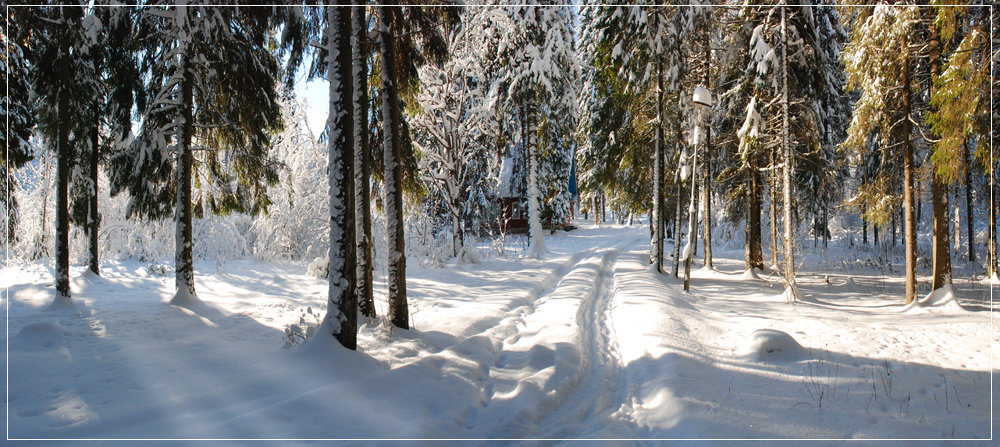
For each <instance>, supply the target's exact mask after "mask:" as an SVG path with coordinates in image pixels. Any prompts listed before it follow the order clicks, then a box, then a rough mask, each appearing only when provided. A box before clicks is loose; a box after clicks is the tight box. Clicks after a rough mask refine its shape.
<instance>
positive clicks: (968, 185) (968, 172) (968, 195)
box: [962, 143, 976, 262]
mask: <svg viewBox="0 0 1000 447" xmlns="http://www.w3.org/2000/svg"><path fill="white" fill-rule="evenodd" d="M962 146H963V148H964V150H965V154H964V159H965V229H966V235H967V236H966V239H965V240H967V241H968V244H969V262H975V261H976V239H975V236H973V234H972V233H973V231H974V229H973V225H972V211H973V208H972V158H971V157H970V156H969V145H968V143H966V144H963V145H962Z"/></svg>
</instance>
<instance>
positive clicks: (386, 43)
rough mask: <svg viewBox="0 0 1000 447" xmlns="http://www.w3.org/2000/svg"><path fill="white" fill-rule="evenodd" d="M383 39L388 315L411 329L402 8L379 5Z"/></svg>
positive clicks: (381, 36)
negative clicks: (399, 79)
mask: <svg viewBox="0 0 1000 447" xmlns="http://www.w3.org/2000/svg"><path fill="white" fill-rule="evenodd" d="M379 13H380V15H381V17H380V18H379V19H380V20H382V23H381V24H380V31H379V35H380V39H379V40H380V41H381V53H382V125H383V131H382V135H383V137H384V142H383V150H384V155H383V157H384V159H385V214H386V216H385V217H386V222H387V224H388V225H387V226H388V232H389V235H388V236H389V237H388V251H387V253H388V256H389V275H388V276H389V277H388V286H389V318H390V320H392V324H393V325H394V326H396V327H400V328H403V329H409V328H410V311H409V307H408V305H407V302H406V242H405V239H404V229H403V184H402V179H403V166H402V150H401V149H402V147H401V146H402V141H401V139H400V132H401V131H402V126H401V118H400V110H399V90H398V86H397V85H396V72H397V70H398V67H396V62H397V58H396V38H395V36H393V30H394V29H395V28H396V27H395V21H396V20H399V17H397V14H398V13H399V7H393V6H380V7H379Z"/></svg>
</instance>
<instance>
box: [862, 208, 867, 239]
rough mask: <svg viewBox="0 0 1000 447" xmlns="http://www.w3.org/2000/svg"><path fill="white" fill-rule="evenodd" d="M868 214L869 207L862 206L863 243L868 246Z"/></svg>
mask: <svg viewBox="0 0 1000 447" xmlns="http://www.w3.org/2000/svg"><path fill="white" fill-rule="evenodd" d="M867 212H868V207H867V206H865V205H862V206H861V243H862V244H864V245H868V219H867V218H866V217H865V214H866V213H867Z"/></svg>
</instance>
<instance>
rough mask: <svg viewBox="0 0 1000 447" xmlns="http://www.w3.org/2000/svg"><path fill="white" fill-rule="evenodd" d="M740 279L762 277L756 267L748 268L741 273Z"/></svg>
mask: <svg viewBox="0 0 1000 447" xmlns="http://www.w3.org/2000/svg"><path fill="white" fill-rule="evenodd" d="M740 279H760V273H759V272H758V270H757V269H756V268H753V267H751V268H748V269H746V270H744V271H743V274H742V275H740Z"/></svg>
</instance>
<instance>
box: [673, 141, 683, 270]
mask: <svg viewBox="0 0 1000 447" xmlns="http://www.w3.org/2000/svg"><path fill="white" fill-rule="evenodd" d="M680 141H681V140H680V139H678V140H677V169H675V170H674V184H675V185H677V187H676V195H675V196H674V197H675V200H674V202H675V208H676V209H675V210H674V238H673V241H674V278H677V277H678V276H679V275H680V262H681V202H683V200H682V196H683V195H684V185H682V184H681V167H680V166H681V164H683V163H684V160H683V158H682V157H683V156H682V151H681V143H680Z"/></svg>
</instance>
